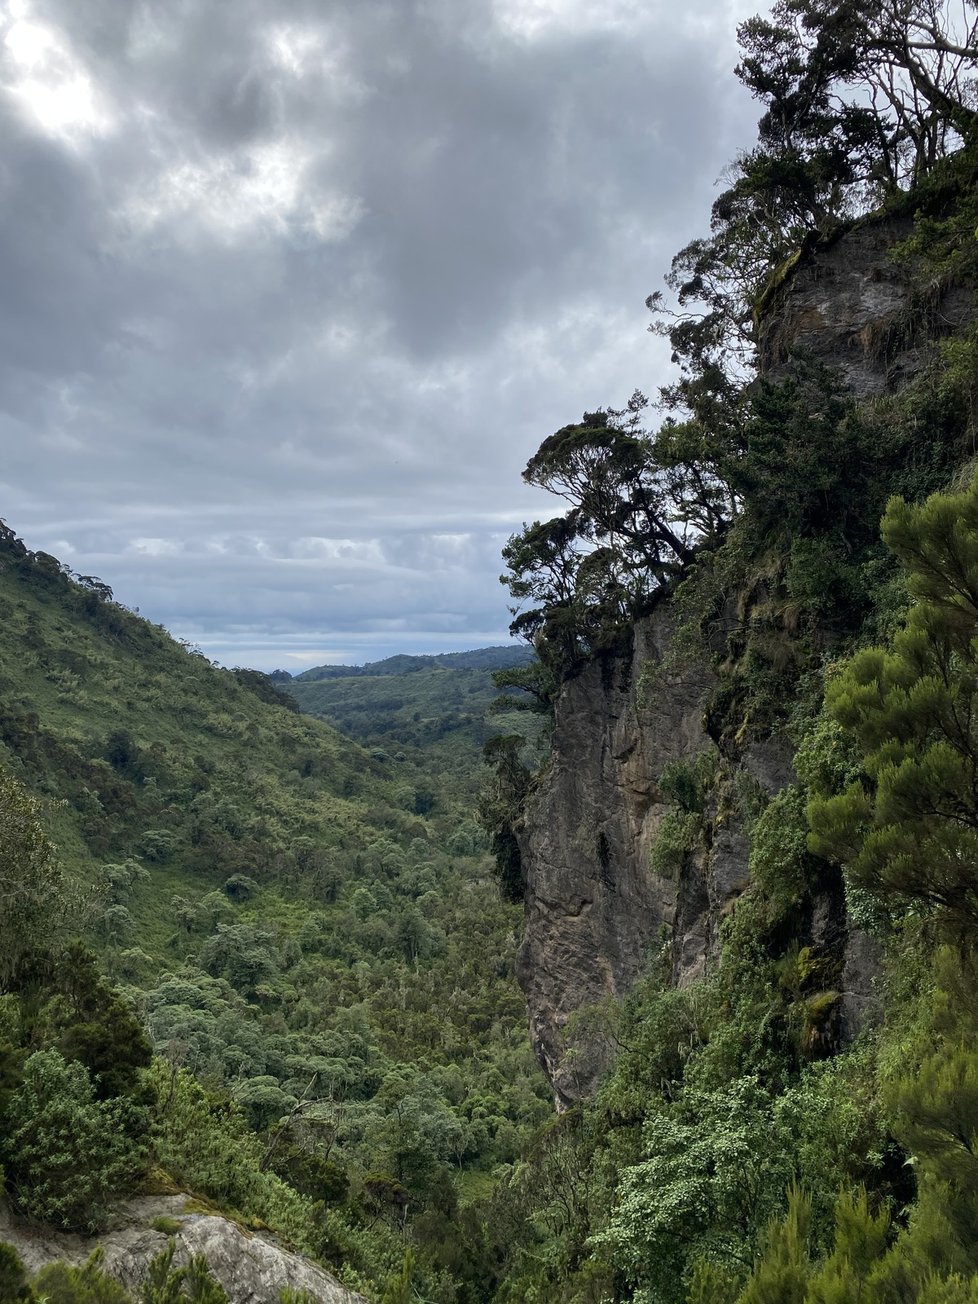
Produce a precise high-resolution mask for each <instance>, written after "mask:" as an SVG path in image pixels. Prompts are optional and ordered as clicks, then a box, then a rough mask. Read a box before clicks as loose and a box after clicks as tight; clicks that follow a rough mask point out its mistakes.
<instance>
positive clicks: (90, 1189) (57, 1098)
mask: <svg viewBox="0 0 978 1304" xmlns="http://www.w3.org/2000/svg"><path fill="white" fill-rule="evenodd" d="M130 1122H131V1119H130V1115H129V1111H128V1110H127V1108H126V1106H125V1104H124V1102H121V1101H118V1100H104V1101H100V1100H98V1099H97V1098H96V1092H95V1087H94V1084H93V1083H92V1080H91V1078H90V1077H89V1075H88V1072H87V1071H86V1069H85V1067H84V1066H83V1065H82V1064H79V1063H74V1062H68V1061H66V1060H65V1059H63V1058H62V1056H61V1055H59V1054H58V1053H57V1051H53V1050H49V1051H36V1052H35V1053H34V1054H33V1055H31V1056H30V1057H29V1058H28V1059H27V1061H26V1062H25V1064H24V1069H23V1082H22V1084H21V1085H20V1087H19V1088H18V1089H17V1090H16V1091H14V1092H13V1093H12V1095H11V1096H10V1099H9V1101H8V1103H7V1108H6V1111H5V1115H4V1120H3V1124H4V1135H3V1138H2V1140H0V1155H2V1158H3V1165H4V1169H5V1171H6V1177H7V1185H8V1189H9V1190H10V1192H11V1194H12V1196H13V1198H14V1200H15V1202H16V1203H17V1205H18V1206H19V1207H20V1208H21V1209H22V1210H23V1211H24V1212H25V1213H27V1214H28V1215H30V1216H31V1217H34V1218H41V1219H44V1220H46V1221H48V1222H53V1223H56V1224H57V1225H58V1226H61V1227H65V1228H68V1229H70V1230H85V1231H88V1230H93V1229H95V1228H97V1227H99V1226H100V1225H101V1224H102V1223H103V1222H104V1220H105V1217H106V1215H107V1214H108V1212H109V1210H110V1208H111V1207H112V1204H113V1203H114V1202H115V1201H116V1200H118V1199H119V1198H120V1197H121V1196H122V1195H124V1194H125V1193H126V1191H127V1190H128V1189H130V1188H131V1187H132V1185H133V1182H134V1181H135V1180H136V1178H138V1176H139V1175H140V1173H141V1171H142V1168H143V1163H144V1156H143V1154H142V1153H141V1151H140V1149H139V1147H138V1145H137V1144H135V1143H134V1141H133V1139H132V1138H131V1135H130V1129H129V1127H128V1126H127V1125H128V1124H129V1123H130Z"/></svg>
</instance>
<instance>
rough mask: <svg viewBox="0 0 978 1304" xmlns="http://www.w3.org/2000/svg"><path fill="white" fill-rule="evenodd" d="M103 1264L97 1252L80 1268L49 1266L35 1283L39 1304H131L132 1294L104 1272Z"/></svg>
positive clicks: (37, 1277) (56, 1264) (51, 1264)
mask: <svg viewBox="0 0 978 1304" xmlns="http://www.w3.org/2000/svg"><path fill="white" fill-rule="evenodd" d="M102 1260H103V1255H102V1251H101V1249H97V1250H94V1251H93V1252H92V1253H91V1254H90V1255H89V1257H88V1258H87V1259H86V1261H85V1262H84V1263H83V1264H82V1265H81V1266H80V1267H78V1268H75V1267H71V1266H70V1265H69V1264H67V1263H48V1264H46V1265H45V1266H44V1267H43V1268H42V1269H41V1271H40V1272H39V1273H38V1274H37V1276H36V1277H35V1278H34V1281H33V1283H32V1284H33V1289H34V1294H35V1297H36V1298H37V1300H38V1304H41V1302H42V1301H45V1300H46V1301H48V1304H131V1300H132V1297H131V1295H130V1294H129V1292H128V1291H126V1290H124V1289H123V1287H122V1286H120V1285H119V1283H118V1282H117V1281H114V1280H113V1279H112V1278H111V1277H110V1276H109V1275H108V1274H107V1273H106V1272H104V1271H103V1270H102Z"/></svg>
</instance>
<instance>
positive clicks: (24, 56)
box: [0, 3, 113, 142]
mask: <svg viewBox="0 0 978 1304" xmlns="http://www.w3.org/2000/svg"><path fill="white" fill-rule="evenodd" d="M10 10H11V11H17V12H18V13H25V14H26V13H29V8H28V6H27V4H26V3H20V4H17V5H16V6H10ZM3 47H4V53H5V55H6V58H5V59H4V64H3V67H2V68H0V85H2V86H3V89H4V90H5V91H6V92H7V93H8V94H9V95H10V96H11V97H12V98H13V99H14V100H15V101H16V102H17V103H18V104H19V105H20V107H21V108H22V109H23V111H24V112H26V113H27V114H29V115H31V116H33V117H34V118H35V119H36V121H37V122H38V124H39V125H40V127H41V128H42V129H43V130H44V131H45V132H46V133H48V134H49V135H51V136H53V137H55V138H56V139H62V140H64V141H66V142H75V141H77V140H79V139H80V138H84V137H85V136H94V135H105V134H106V133H107V132H109V131H110V130H111V129H112V125H113V118H112V114H111V113H110V112H109V109H108V106H107V105H106V103H105V101H104V98H103V97H102V96H101V95H100V94H99V92H98V91H97V89H96V87H95V85H94V83H93V81H92V78H91V77H90V76H89V75H88V73H87V72H86V70H85V68H84V67H83V65H82V64H81V62H80V61H79V60H78V59H77V58H76V57H75V55H74V54H73V53H72V51H71V50H70V49H69V47H68V45H67V43H66V42H65V41H64V39H63V38H62V37H61V36H60V35H59V33H58V32H57V31H56V30H55V29H53V28H51V27H48V26H45V25H44V24H43V23H37V22H32V21H30V20H29V19H28V18H26V17H15V18H14V21H13V22H12V23H10V24H9V26H7V27H6V30H5V31H4V34H3Z"/></svg>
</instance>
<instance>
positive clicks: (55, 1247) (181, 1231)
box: [0, 1195, 368, 1304]
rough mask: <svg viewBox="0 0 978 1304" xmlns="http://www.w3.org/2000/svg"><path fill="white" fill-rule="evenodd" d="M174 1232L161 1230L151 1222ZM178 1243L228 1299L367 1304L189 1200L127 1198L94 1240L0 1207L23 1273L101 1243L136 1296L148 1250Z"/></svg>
mask: <svg viewBox="0 0 978 1304" xmlns="http://www.w3.org/2000/svg"><path fill="white" fill-rule="evenodd" d="M161 1220H165V1225H166V1226H167V1228H168V1229H169V1228H173V1229H174V1230H168V1231H161V1230H159V1229H158V1227H154V1225H153V1224H154V1222H156V1223H157V1224H159V1225H160V1226H162V1225H163V1223H162V1222H161ZM171 1237H172V1239H173V1240H174V1241H175V1242H176V1259H177V1261H178V1262H182V1261H185V1260H186V1259H187V1258H189V1257H190V1255H193V1254H203V1255H204V1257H205V1258H206V1259H207V1262H208V1265H209V1266H210V1269H211V1271H212V1272H213V1274H214V1276H215V1277H216V1278H217V1280H218V1281H219V1282H220V1283H221V1285H222V1286H223V1287H224V1289H225V1290H226V1291H227V1294H228V1298H229V1300H230V1301H231V1304H278V1299H279V1295H280V1293H281V1291H282V1290H283V1289H284V1288H286V1287H289V1288H290V1289H292V1290H294V1291H306V1292H307V1293H308V1294H309V1296H310V1297H311V1298H312V1299H314V1300H316V1301H318V1304H368V1301H367V1300H366V1299H365V1298H364V1297H363V1296H362V1295H358V1294H356V1293H355V1292H354V1291H351V1290H347V1289H346V1287H345V1286H341V1285H340V1283H339V1282H338V1281H337V1280H336V1278H335V1277H332V1276H330V1274H329V1273H328V1272H325V1271H324V1270H323V1269H322V1268H320V1267H317V1266H316V1264H314V1263H311V1262H310V1261H309V1260H308V1259H304V1258H302V1257H301V1255H298V1254H293V1253H292V1252H291V1251H289V1250H287V1249H285V1248H284V1247H283V1246H281V1245H279V1244H277V1243H276V1242H275V1241H274V1240H272V1239H270V1238H269V1237H265V1236H259V1235H257V1234H252V1233H249V1232H246V1231H243V1230H242V1229H241V1228H240V1227H238V1226H237V1225H236V1224H235V1223H233V1222H231V1221H229V1220H228V1219H227V1218H220V1217H217V1216H215V1215H212V1214H205V1213H199V1212H193V1211H188V1197H187V1196H183V1195H176V1196H148V1197H146V1198H144V1199H137V1200H132V1201H130V1202H129V1203H128V1204H127V1205H125V1206H124V1207H123V1208H122V1209H121V1210H120V1211H119V1213H118V1215H117V1217H116V1219H115V1221H114V1223H113V1226H112V1227H111V1228H110V1229H109V1230H108V1231H106V1232H104V1233H102V1234H101V1235H99V1236H96V1237H87V1236H71V1235H67V1234H64V1233H58V1232H55V1231H52V1230H51V1229H49V1228H42V1227H39V1226H37V1225H35V1224H32V1223H28V1222H24V1221H21V1220H20V1219H17V1218H15V1217H13V1216H12V1215H11V1214H10V1212H9V1211H8V1210H7V1209H5V1208H4V1207H3V1206H2V1205H0V1241H5V1242H6V1243H7V1244H8V1245H12V1246H13V1247H14V1249H15V1250H16V1251H17V1253H18V1254H19V1255H20V1257H21V1259H22V1260H23V1262H24V1266H25V1267H26V1268H27V1269H28V1271H29V1272H31V1273H34V1272H37V1271H38V1270H39V1269H40V1268H43V1267H44V1265H45V1264H46V1263H51V1262H53V1261H54V1260H56V1259H60V1260H62V1261H64V1262H66V1263H70V1264H80V1263H84V1261H85V1260H86V1259H87V1258H88V1256H89V1254H91V1252H92V1250H94V1249H95V1248H96V1247H97V1246H101V1247H102V1250H103V1254H104V1260H103V1267H104V1269H105V1271H106V1272H108V1273H110V1274H111V1275H112V1276H113V1277H115V1278H116V1279H117V1280H118V1281H120V1282H121V1283H122V1285H123V1286H125V1287H126V1288H127V1289H128V1290H130V1291H131V1292H132V1293H133V1295H134V1296H136V1295H138V1289H139V1284H140V1282H141V1281H142V1279H143V1277H144V1275H145V1273H146V1267H147V1264H148V1263H149V1261H150V1259H152V1258H153V1256H154V1255H156V1254H159V1252H160V1251H161V1250H162V1249H164V1248H165V1247H166V1244H167V1241H168V1240H169V1239H171Z"/></svg>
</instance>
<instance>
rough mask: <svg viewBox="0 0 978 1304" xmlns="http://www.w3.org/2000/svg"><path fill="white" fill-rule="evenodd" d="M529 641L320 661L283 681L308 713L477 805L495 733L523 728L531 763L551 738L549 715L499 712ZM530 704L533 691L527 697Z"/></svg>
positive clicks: (525, 659) (526, 660)
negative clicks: (363, 661) (349, 661)
mask: <svg viewBox="0 0 978 1304" xmlns="http://www.w3.org/2000/svg"><path fill="white" fill-rule="evenodd" d="M533 659H534V657H533V652H532V650H531V649H530V648H528V647H526V646H525V645H524V646H520V645H519V644H513V646H512V647H508V648H507V647H498V648H479V649H477V650H476V651H472V652H452V653H443V654H439V655H436V656H430V657H408V656H397V657H388V658H387V659H386V660H384V661H376V662H373V663H369V664H367V665H365V666H319V667H317V668H315V669H312V670H307V671H305V672H304V673H303V674H301V675H297V676H296V677H295V678H294V679H284V678H281V677H276V678H275V682H276V685H277V687H278V688H279V689H280V690H281V691H282V692H283V693H285V694H287V695H288V696H289V697H291V698H293V699H294V701H295V702H296V703H297V704H298V706H299V708H300V709H301V711H302V712H303V714H307V715H312V716H315V717H316V718H317V719H320V720H325V721H327V722H328V723H329V724H331V725H333V726H334V727H335V728H336V729H338V730H340V731H341V732H342V733H344V734H346V735H347V736H348V737H350V738H355V739H356V740H357V742H359V743H360V744H361V745H363V746H364V747H366V748H367V749H368V750H369V751H370V752H371V754H372V755H373V756H375V757H389V756H394V757H395V758H397V759H398V760H399V761H400V762H409V763H410V764H412V765H414V766H415V767H416V768H417V769H418V770H419V771H421V772H423V773H427V774H430V775H431V776H432V777H433V778H436V779H437V781H438V782H440V783H441V784H442V785H446V784H448V785H451V786H452V790H453V792H454V794H455V796H456V798H457V800H458V801H459V802H460V803H463V804H466V803H467V804H468V805H469V806H470V807H471V806H473V805H474V803H475V800H476V796H477V792H478V787H479V783H480V781H481V767H480V766H479V764H478V761H479V758H481V754H482V749H483V747H484V746H485V744H486V743H487V742H488V740H489V739H490V737H493V736H495V735H499V734H509V735H519V736H520V737H522V738H523V739H524V740H525V747H524V755H525V758H526V760H527V763H528V764H531V765H534V766H535V765H538V764H539V763H540V761H541V759H542V758H543V756H544V755H545V754H546V750H547V747H548V745H549V721H548V720H546V719H545V717H544V716H542V715H541V714H540V713H538V712H532V711H529V710H523V711H521V710H503V711H501V712H498V713H496V712H494V711H493V706H494V704H498V702H499V699H500V697H501V696H502V693H501V691H500V690H499V689H498V688H496V687H495V685H494V684H493V675H494V674H495V673H496V672H497V671H500V670H508V669H512V668H515V667H519V666H527V665H529V664H530V663H531V662H532V661H533ZM525 700H526V702H527V705H529V698H528V697H526V699H525Z"/></svg>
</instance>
